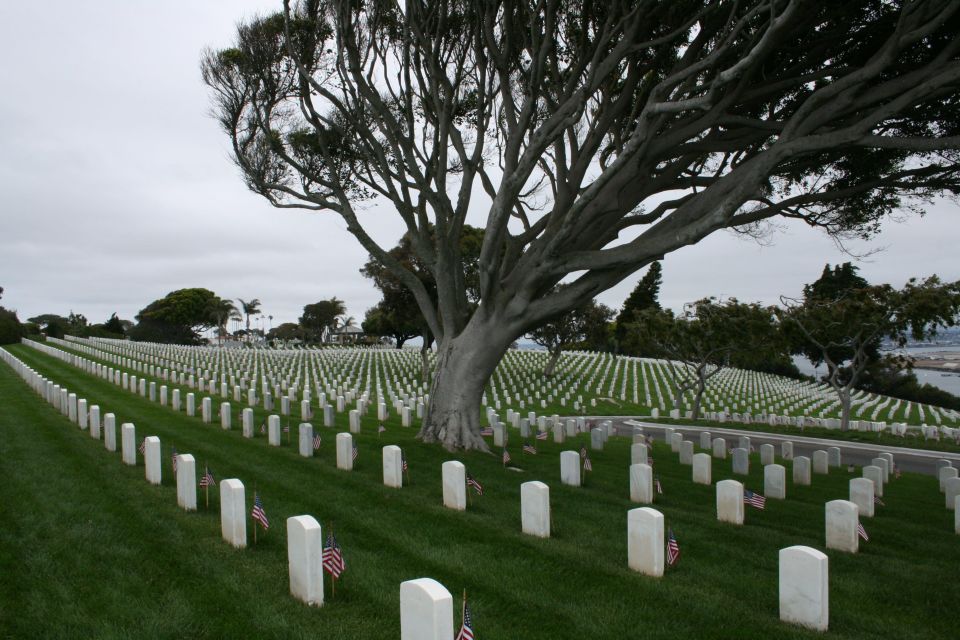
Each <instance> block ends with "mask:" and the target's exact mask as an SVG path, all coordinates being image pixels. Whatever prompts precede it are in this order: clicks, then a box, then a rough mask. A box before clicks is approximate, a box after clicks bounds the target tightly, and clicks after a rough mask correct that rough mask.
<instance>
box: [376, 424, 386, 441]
mask: <svg viewBox="0 0 960 640" xmlns="http://www.w3.org/2000/svg"><path fill="white" fill-rule="evenodd" d="M386 430H387V428H386V427H385V426H383V425H382V424H381V425H380V426H379V427H377V437H378V438H379V437H380V434H381V433H383V432H384V431H386Z"/></svg>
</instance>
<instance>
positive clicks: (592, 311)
mask: <svg viewBox="0 0 960 640" xmlns="http://www.w3.org/2000/svg"><path fill="white" fill-rule="evenodd" d="M582 309H583V310H582V313H583V314H584V317H583V339H582V340H581V341H580V342H579V343H578V344H577V345H576V346H577V348H579V349H584V350H587V351H612V350H613V346H614V340H615V338H614V335H613V327H612V326H611V324H610V322H611V320H613V317H614V315H615V314H616V312H615V311H614V310H613V309H611V308H610V307H608V306H607V305H605V304H602V303H599V302H597V303H595V304H592V305H588V306H587V307H585V308H582Z"/></svg>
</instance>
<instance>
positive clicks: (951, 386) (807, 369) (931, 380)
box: [793, 347, 960, 396]
mask: <svg viewBox="0 0 960 640" xmlns="http://www.w3.org/2000/svg"><path fill="white" fill-rule="evenodd" d="M904 351H906V352H907V353H908V354H910V353H929V352H931V351H953V352H957V351H960V347H907V348H906V349H904ZM793 362H794V363H795V364H796V365H797V368H799V369H800V373H804V374H806V375H811V376H816V377H817V378H820V377H821V376H823V375H825V374H826V373H827V367H826V366H825V365H820V366H819V367H817V368H816V369H815V368H814V366H813V365H812V364H810V361H809V360H807V359H806V358H804V357H801V356H795V357H794V358H793ZM913 372H914V373H915V374H917V380H919V381H920V383H921V384H923V383H926V384H930V385H933V386H935V387H939V388H940V389H943V390H944V391H947V392H949V393H952V394H953V395H955V396H960V374H958V373H944V372H940V371H929V370H927V369H914V370H913Z"/></svg>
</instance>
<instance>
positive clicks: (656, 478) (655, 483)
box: [653, 476, 663, 493]
mask: <svg viewBox="0 0 960 640" xmlns="http://www.w3.org/2000/svg"><path fill="white" fill-rule="evenodd" d="M653 486H654V487H656V488H657V493H663V485H662V484H660V476H654V477H653Z"/></svg>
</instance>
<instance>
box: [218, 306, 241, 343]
mask: <svg viewBox="0 0 960 640" xmlns="http://www.w3.org/2000/svg"><path fill="white" fill-rule="evenodd" d="M210 318H211V320H213V321H215V322H216V324H215V326H216V327H217V336H218V337H219V338H220V339H221V340H222V339H223V338H225V337H227V336H228V335H229V332H228V331H227V323H228V322H230V321H231V320H239V319H240V318H241V316H240V311H239V310H238V309H237V306H236V305H235V304H233V301H232V300H230V299H229V298H216V299H215V300H211V303H210Z"/></svg>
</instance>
